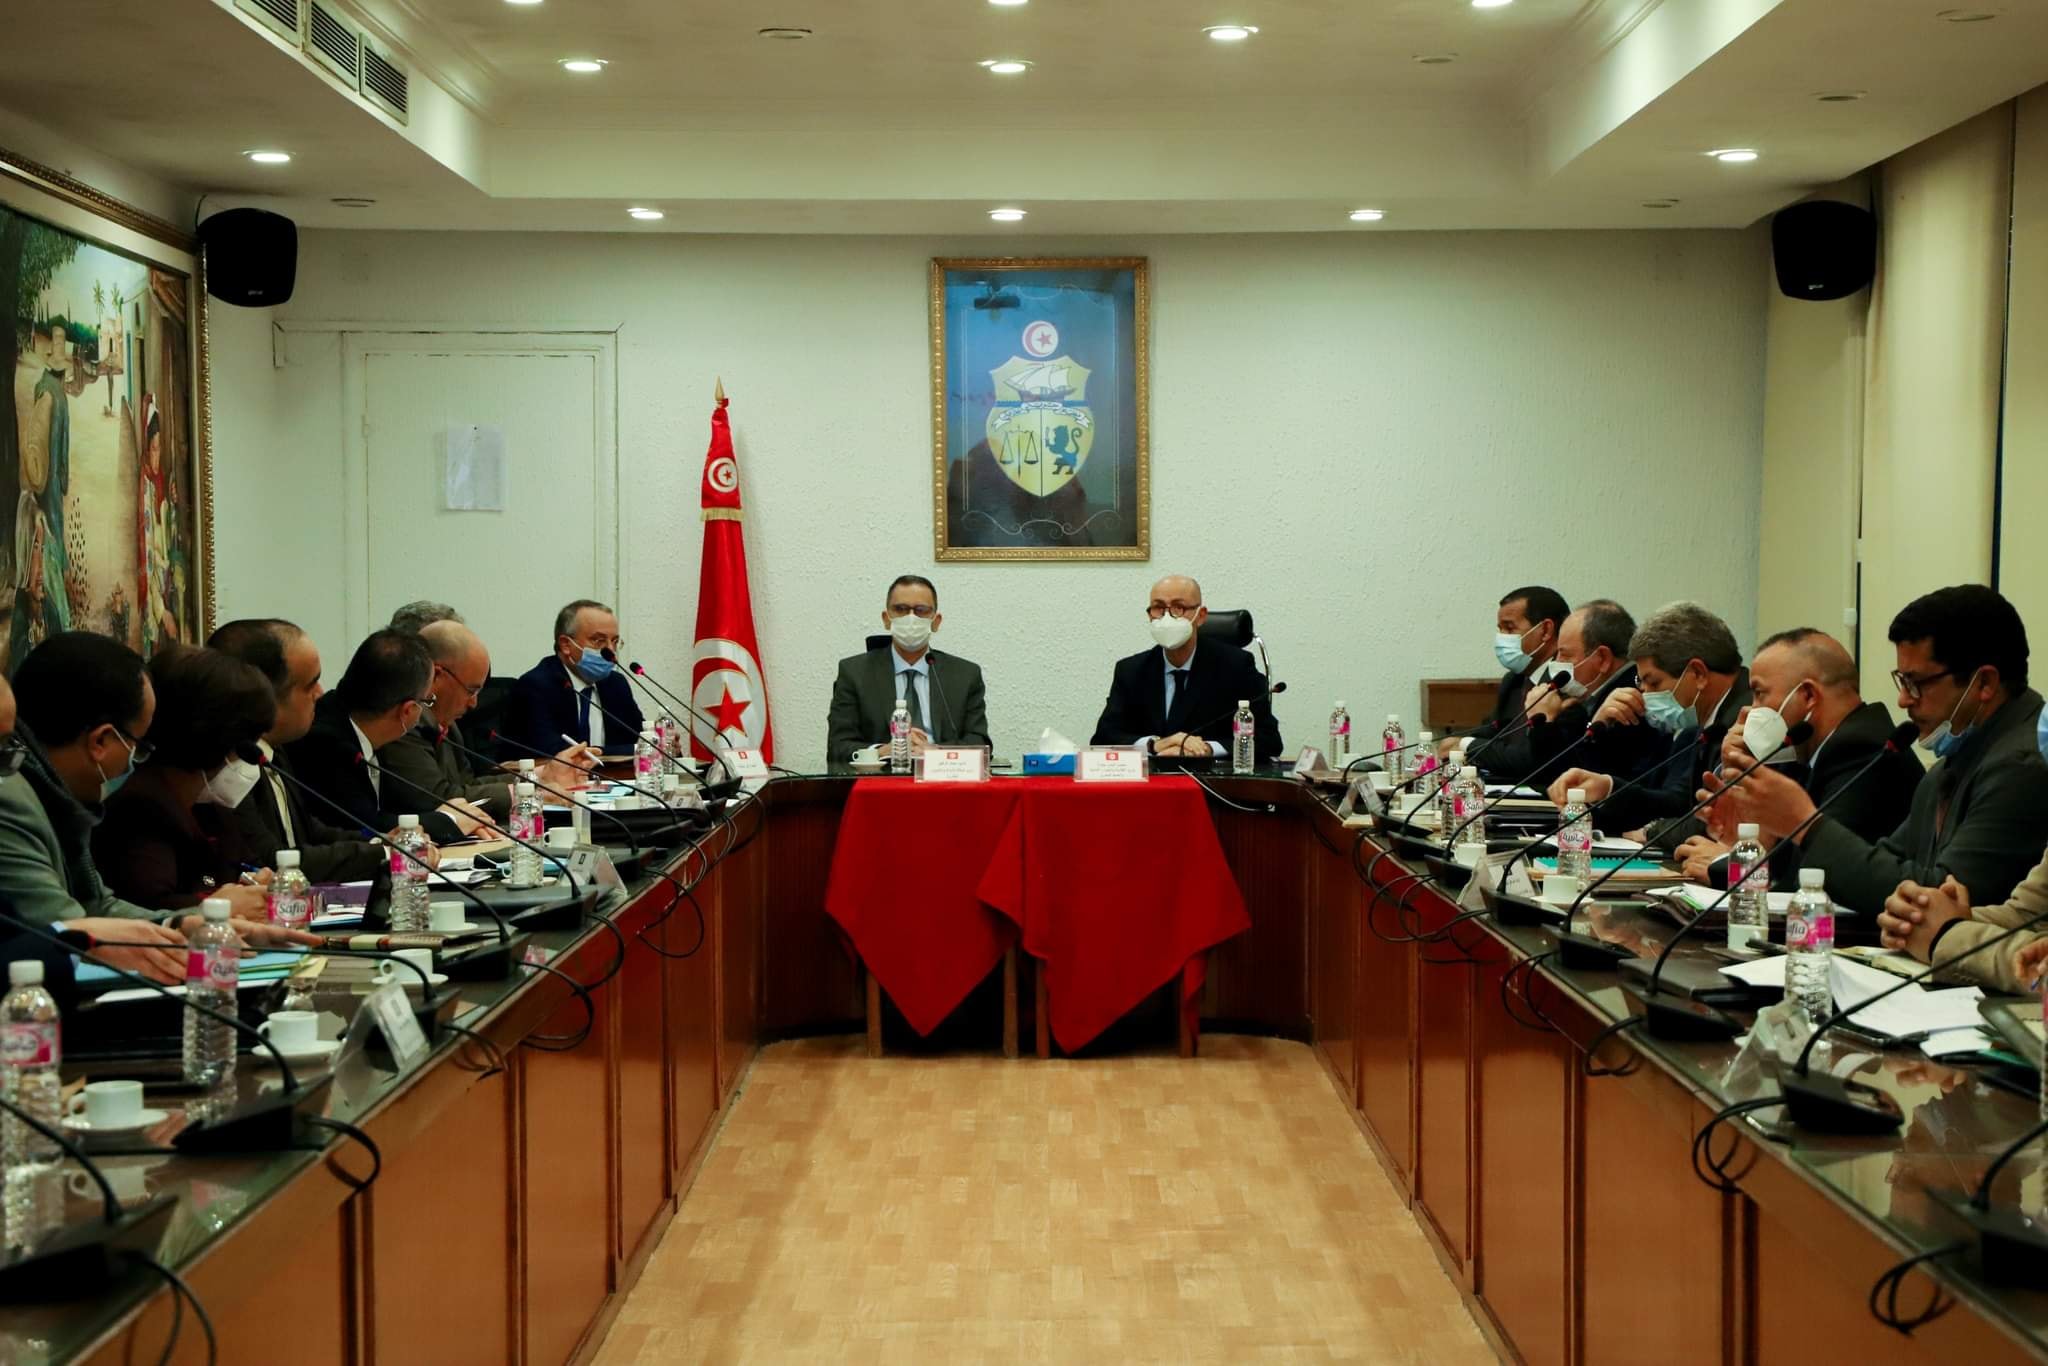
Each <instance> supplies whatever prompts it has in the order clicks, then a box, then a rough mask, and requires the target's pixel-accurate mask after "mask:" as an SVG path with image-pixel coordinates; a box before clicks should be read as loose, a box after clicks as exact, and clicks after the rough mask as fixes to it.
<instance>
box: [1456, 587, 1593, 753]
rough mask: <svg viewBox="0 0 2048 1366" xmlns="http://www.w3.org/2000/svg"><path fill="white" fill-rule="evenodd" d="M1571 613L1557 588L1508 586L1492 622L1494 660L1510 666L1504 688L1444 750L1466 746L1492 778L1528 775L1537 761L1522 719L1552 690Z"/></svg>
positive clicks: (1505, 666)
mask: <svg viewBox="0 0 2048 1366" xmlns="http://www.w3.org/2000/svg"><path fill="white" fill-rule="evenodd" d="M1570 615H1571V609H1570V608H1568V607H1567V606H1565V601H1564V595H1563V594H1561V593H1559V592H1558V591H1557V590H1556V589H1555V588H1543V587H1539V586H1535V585H1531V586H1530V587H1528V588H1515V589H1511V590H1509V592H1508V595H1507V596H1506V597H1504V598H1502V599H1501V600H1500V603H1499V604H1498V606H1497V607H1496V609H1495V617H1494V623H1493V630H1494V636H1493V657H1494V661H1495V662H1496V663H1498V664H1499V665H1500V666H1501V668H1502V669H1504V670H1506V672H1505V673H1503V674H1502V675H1501V680H1500V690H1499V691H1498V692H1496V693H1495V694H1494V698H1493V710H1492V711H1490V712H1488V713H1487V715H1486V720H1484V721H1483V722H1481V723H1480V724H1479V727H1478V728H1477V729H1476V730H1473V731H1471V732H1470V733H1468V734H1466V735H1464V736H1462V737H1460V738H1458V739H1456V740H1446V741H1445V742H1444V743H1443V744H1442V745H1441V746H1439V748H1440V749H1441V750H1449V749H1452V748H1454V747H1456V746H1457V745H1459V744H1462V745H1463V746H1464V747H1465V752H1466V753H1467V754H1470V755H1472V756H1474V757H1475V758H1476V759H1477V760H1478V763H1479V766H1480V768H1482V769H1484V770H1485V771H1486V774H1487V776H1488V777H1490V778H1495V779H1498V780H1499V781H1501V782H1520V781H1521V780H1522V779H1524V778H1526V777H1528V776H1529V774H1530V772H1531V771H1532V770H1534V769H1535V767H1536V764H1537V759H1536V755H1535V751H1534V750H1533V749H1532V748H1531V745H1530V738H1529V729H1530V728H1529V727H1528V726H1523V725H1521V724H1519V723H1520V722H1521V719H1522V716H1523V714H1524V713H1526V712H1527V711H1528V710H1529V705H1530V702H1531V701H1532V700H1533V699H1534V698H1537V697H1541V696H1547V695H1548V694H1549V693H1550V692H1551V691H1552V690H1551V689H1550V688H1548V687H1546V686H1544V684H1545V680H1548V679H1549V677H1550V675H1551V673H1552V672H1553V671H1552V669H1551V668H1550V661H1551V660H1552V659H1554V658H1556V656H1557V646H1558V641H1559V639H1560V638H1561V637H1562V636H1563V634H1564V623H1565V618H1566V617H1568V616H1570ZM1538 689H1541V691H1540V692H1539V691H1538Z"/></svg>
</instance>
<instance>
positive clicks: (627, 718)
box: [498, 655, 646, 759]
mask: <svg viewBox="0 0 2048 1366" xmlns="http://www.w3.org/2000/svg"><path fill="white" fill-rule="evenodd" d="M576 696H577V688H576V685H575V684H573V683H571V682H570V681H569V671H568V670H567V669H564V668H563V667H562V661H561V660H559V659H557V658H556V657H555V656H553V655H549V656H548V657H547V658H546V659H543V660H542V661H541V662H540V663H538V664H536V665H534V666H533V667H532V668H531V669H528V670H527V671H526V672H525V673H523V674H521V675H519V681H518V682H516V683H514V684H513V685H512V692H511V694H510V695H509V696H508V697H506V699H505V717H504V720H503V721H502V722H500V723H499V726H498V729H499V730H500V731H501V732H502V733H503V734H504V735H505V736H506V737H508V738H509V739H511V740H514V741H516V742H517V744H519V745H525V746H526V749H525V750H521V749H519V748H517V746H516V745H501V746H499V756H498V757H499V758H502V759H531V758H534V757H535V756H534V755H533V754H532V753H531V751H533V750H539V751H540V752H541V753H542V754H559V753H561V752H562V749H563V745H562V737H563V736H564V735H567V736H570V737H571V738H573V739H576V740H579V741H587V740H589V739H590V729H589V727H587V726H586V725H584V724H583V714H582V712H583V709H582V707H581V706H580V705H579V704H578V703H577V700H576ZM591 705H593V706H595V707H601V708H603V709H604V712H605V716H604V747H605V750H606V752H608V753H611V754H631V753H632V752H633V742H634V741H636V740H638V739H639V738H640V731H641V729H642V728H643V727H644V726H645V724H646V723H645V722H644V721H643V720H642V719H641V716H640V704H639V702H637V701H635V700H634V697H633V685H632V684H631V683H629V682H627V681H626V676H625V673H624V671H623V670H620V671H617V672H614V673H613V674H612V675H611V676H610V677H608V678H606V679H605V680H604V682H602V683H599V684H598V685H597V700H596V701H595V702H594V703H592V704H591ZM622 730H623V731H624V734H621V733H620V732H621V731H622Z"/></svg>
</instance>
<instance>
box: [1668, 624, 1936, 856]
mask: <svg viewBox="0 0 2048 1366" xmlns="http://www.w3.org/2000/svg"><path fill="white" fill-rule="evenodd" d="M1749 683H1750V688H1751V691H1752V693H1753V695H1754V699H1755V700H1754V701H1753V703H1752V704H1751V706H1749V707H1745V708H1744V709H1743V711H1742V714H1741V715H1740V716H1739V717H1738V718H1737V721H1736V724H1735V725H1734V726H1733V727H1732V728H1730V730H1729V732H1728V738H1727V739H1726V740H1725V741H1723V742H1722V745H1721V766H1722V768H1723V770H1724V771H1728V772H1740V771H1741V770H1743V769H1745V768H1748V767H1749V766H1750V764H1752V763H1753V762H1755V759H1756V757H1760V756H1752V755H1751V753H1750V751H1749V748H1748V747H1747V746H1746V745H1745V744H1744V742H1743V733H1744V727H1745V725H1746V724H1747V722H1748V719H1749V713H1750V712H1751V711H1753V710H1755V709H1756V708H1759V707H1769V708H1772V709H1774V710H1775V711H1776V712H1777V713H1778V715H1779V716H1780V717H1782V718H1783V719H1784V721H1785V724H1786V726H1787V727H1788V728H1789V727H1792V726H1796V725H1798V724H1799V723H1800V722H1802V721H1803V722H1806V723H1808V724H1810V725H1811V726H1812V727H1813V733H1812V734H1811V735H1809V736H1808V737H1807V738H1806V739H1804V740H1801V741H1799V742H1798V743H1797V744H1794V745H1788V746H1786V747H1785V748H1784V749H1782V750H1780V751H1779V753H1778V755H1777V757H1776V758H1775V759H1773V760H1772V761H1771V762H1772V764H1773V766H1774V767H1777V768H1779V770H1780V771H1781V772H1783V773H1784V775H1785V776H1786V777H1788V778H1790V779H1792V780H1794V781H1795V782H1797V783H1798V784H1799V785H1800V786H1801V787H1803V788H1804V789H1805V790H1806V793H1807V796H1809V797H1810V798H1812V800H1813V801H1814V803H1815V804H1819V803H1821V802H1824V801H1827V800H1828V799H1829V798H1830V797H1833V796H1835V794H1837V793H1840V794H1841V796H1840V799H1839V800H1837V801H1836V802H1835V804H1834V805H1832V806H1830V807H1829V808H1828V818H1829V819H1830V820H1835V821H1839V822H1841V823H1842V825H1843V826H1845V827H1846V828H1848V829H1849V830H1852V831H1854V832H1855V833H1856V834H1858V835H1860V836H1862V837H1863V838H1864V839H1866V840H1871V841H1876V840H1880V839H1883V838H1884V837H1885V836H1886V835H1888V834H1890V833H1891V832H1892V831H1894V830H1896V829H1897V828H1898V827H1899V825H1900V824H1901V823H1902V822H1903V821H1904V820H1905V819H1906V815H1907V813H1908V812H1909V811H1910V810H1911V808H1912V805H1913V789H1914V788H1915V787H1917V786H1918V785H1919V783H1920V779H1921V776H1922V774H1923V773H1924V772H1925V770H1923V769H1922V768H1921V767H1920V762H1919V760H1917V759H1915V758H1914V757H1913V756H1912V754H1911V753H1910V752H1905V751H1900V752H1896V753H1891V754H1886V755H1885V756H1884V757H1883V758H1881V759H1878V761H1877V767H1876V768H1874V769H1872V770H1871V772H1870V773H1869V775H1868V776H1866V777H1863V778H1861V779H1857V780H1856V782H1855V786H1854V787H1853V788H1852V787H1849V786H1848V785H1849V783H1850V781H1851V780H1852V779H1855V777H1856V774H1857V773H1858V772H1860V771H1861V770H1862V768H1863V766H1864V765H1865V764H1866V763H1868V762H1870V760H1872V759H1873V758H1877V755H1878V754H1879V752H1880V751H1881V750H1883V748H1884V744H1885V741H1887V740H1888V739H1890V738H1891V733H1892V728H1893V723H1892V714H1891V712H1889V711H1888V710H1886V709H1885V706H1884V704H1883V703H1881V702H1865V701H1864V700H1863V697H1862V694H1861V693H1860V692H1859V691H1858V689H1857V684H1856V661H1855V659H1854V658H1853V657H1852V656H1851V655H1850V654H1849V652H1848V650H1846V649H1844V648H1843V646H1842V643H1841V642H1840V641H1838V640H1836V639H1835V638H1834V637H1833V636H1831V635H1828V634H1827V633H1826V632H1824V631H1816V630H1814V629H1812V628H1811V627H1800V628H1798V629H1797V630H1791V631H1780V632H1779V633H1778V634H1777V635H1774V636H1772V637H1771V638H1770V639H1769V640H1766V641H1765V642H1764V643H1763V645H1762V646H1761V647H1760V648H1759V649H1758V650H1757V652H1756V658H1754V659H1752V660H1751V661H1750V664H1749ZM1759 743H1761V741H1760V742H1759ZM1764 777H1765V775H1763V774H1758V775H1757V777H1756V779H1753V780H1752V781H1760V780H1762V779H1763V778H1764ZM1734 834H1735V832H1734V831H1733V830H1716V831H1715V832H1714V833H1713V834H1711V835H1703V836H1695V837H1693V838H1691V839H1688V840H1686V841H1685V842H1684V843H1683V844H1681V845H1679V846H1678V851H1677V858H1678V861H1679V862H1680V863H1681V864H1682V865H1684V867H1685V871H1686V874H1687V876H1689V877H1692V878H1697V879H1702V880H1709V881H1711V882H1712V883H1713V885H1714V886H1716V887H1725V886H1726V885H1727V881H1726V865H1725V864H1724V863H1723V862H1722V860H1723V859H1725V858H1726V857H1727V854H1728V844H1727V843H1724V842H1723V841H1724V840H1727V841H1732V839H1733V836H1734ZM1798 852H1799V851H1798V849H1797V848H1796V847H1793V846H1787V847H1785V848H1783V849H1781V850H1773V851H1772V855H1771V885H1772V886H1773V887H1776V888H1778V889H1779V890H1781V891H1782V890H1787V889H1790V888H1793V887H1797V886H1798V885H1799V859H1798Z"/></svg>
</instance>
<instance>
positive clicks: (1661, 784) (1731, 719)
mask: <svg viewBox="0 0 2048 1366" xmlns="http://www.w3.org/2000/svg"><path fill="white" fill-rule="evenodd" d="M1751 697H1752V694H1751V693H1750V691H1749V670H1748V669H1737V670H1736V671H1735V681H1734V682H1733V683H1731V684H1729V685H1728V693H1727V695H1726V696H1725V697H1723V698H1722V699H1721V705H1720V706H1718V707H1716V708H1714V714H1713V715H1712V716H1710V717H1708V718H1707V719H1706V722H1705V724H1703V725H1701V726H1700V728H1699V729H1698V730H1696V731H1694V732H1693V733H1692V734H1690V735H1679V736H1674V737H1672V738H1671V739H1669V740H1666V741H1665V742H1664V743H1663V745H1662V746H1660V747H1659V748H1658V750H1657V753H1656V757H1655V758H1654V759H1652V760H1651V761H1650V762H1651V763H1653V764H1654V763H1658V762H1661V761H1664V760H1667V759H1668V760H1670V762H1668V763H1665V764H1664V767H1662V768H1660V769H1658V770H1657V772H1656V775H1655V776H1654V777H1652V778H1651V779H1650V780H1649V781H1648V782H1646V783H1644V784H1643V785H1642V786H1641V787H1639V788H1637V789H1636V790H1635V791H1634V792H1631V793H1628V794H1627V795H1626V796H1624V797H1623V798H1622V799H1621V800H1620V801H1619V802H1616V803H1614V806H1613V807H1608V808H1606V809H1605V810H1604V811H1603V813H1602V816H1601V820H1600V828H1601V829H1602V830H1610V831H1617V832H1619V831H1623V830H1634V829H1636V828H1637V827H1638V826H1641V827H1643V828H1645V829H1647V830H1648V831H1649V835H1650V843H1652V844H1654V845H1656V846H1657V847H1658V848H1660V849H1662V850H1664V851H1665V852H1666V853H1669V852H1670V851H1671V850H1673V849H1676V848H1677V847H1678V846H1679V845H1681V844H1683V843H1685V842H1686V841H1687V840H1689V839H1691V838H1692V837H1693V836H1694V835H1704V834H1705V833H1706V832H1707V826H1706V822H1705V821H1702V820H1701V819H1700V818H1699V817H1698V816H1686V817H1685V818H1684V819H1683V820H1680V819H1678V816H1679V814H1680V813H1681V812H1683V811H1685V810H1687V809H1688V808H1689V807H1691V806H1692V804H1693V803H1694V802H1695V801H1697V800H1698V798H1697V797H1696V796H1695V795H1694V794H1696V793H1697V792H1698V791H1699V790H1700V781H1701V775H1703V774H1704V773H1705V772H1706V771H1707V770H1708V769H1710V768H1718V767H1720V764H1721V742H1722V741H1723V740H1725V739H1727V738H1728V728H1729V727H1730V726H1733V725H1734V724H1735V718H1736V717H1738V716H1740V715H1741V714H1742V709H1743V708H1744V707H1746V706H1748V705H1749V704H1750V700H1751ZM1643 725H1644V727H1645V728H1646V729H1648V728H1649V722H1647V721H1645V722H1643ZM1681 749H1683V750H1687V751H1689V754H1688V756H1687V757H1685V758H1677V757H1674V756H1675V755H1676V753H1677V751H1678V750H1681ZM1639 771H1640V770H1639ZM1614 807H1620V808H1622V810H1620V811H1618V812H1617V811H1616V810H1615V809H1614Z"/></svg>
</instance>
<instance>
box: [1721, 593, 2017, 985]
mask: <svg viewBox="0 0 2048 1366" xmlns="http://www.w3.org/2000/svg"><path fill="white" fill-rule="evenodd" d="M1888 634H1889V635H1890V637H1891V641H1892V648H1893V651H1894V653H1895V654H1896V655H1897V664H1898V667H1897V668H1896V669H1895V670H1894V671H1893V672H1892V682H1894V683H1895V684H1897V685H1898V689H1899V707H1900V709H1901V710H1903V711H1904V712H1905V713H1906V716H1907V718H1908V719H1909V720H1911V721H1912V722H1913V724H1914V726H1915V727H1917V728H1918V729H1919V731H1920V740H1919V744H1920V747H1921V748H1922V749H1925V750H1929V751H1931V752H1932V753H1933V754H1934V755H1935V756H1936V757H1937V759H1938V760H1939V762H1937V763H1936V764H1935V765H1934V767H1932V768H1930V769H1929V770H1927V774H1926V776H1925V777H1923V778H1921V779H1920V783H1919V785H1918V786H1917V787H1916V788H1914V790H1913V805H1912V808H1911V810H1910V812H1909V814H1908V815H1907V816H1906V819H1905V821H1904V823H1903V824H1901V825H1900V826H1899V827H1898V828H1897V829H1896V830H1894V831H1892V832H1891V833H1890V834H1889V835H1886V836H1884V837H1883V838H1882V839H1875V840H1873V839H1870V838H1868V837H1867V836H1863V835H1859V834H1857V833H1856V832H1855V831H1854V830H1851V829H1850V828H1849V827H1848V826H1846V825H1845V824H1843V823H1842V822H1841V821H1840V820H1839V819H1837V817H1836V816H1835V812H1834V808H1832V807H1830V808H1829V809H1828V811H1827V812H1826V814H1824V815H1822V816H1821V818H1820V819H1819V820H1817V821H1815V822H1814V823H1813V824H1812V825H1811V826H1808V827H1807V828H1806V829H1805V830H1804V831H1802V832H1801V833H1800V834H1799V835H1798V836H1797V837H1796V838H1797V839H1798V842H1799V847H1800V848H1799V858H1800V864H1801V866H1802V867H1806V868H1821V869H1825V870H1826V872H1827V884H1828V895H1829V896H1831V897H1833V898H1834V899H1835V900H1836V901H1837V902H1839V903H1840V904H1842V905H1844V906H1847V907H1849V908H1850V909H1852V910H1856V911H1861V912H1863V913H1865V914H1874V913H1876V912H1877V911H1879V910H1885V909H1886V898H1887V897H1892V896H1893V894H1894V893H1897V894H1898V899H1899V901H1900V903H1901V904H1900V905H1899V906H1898V908H1897V910H1896V912H1894V911H1891V910H1887V915H1888V917H1889V918H1891V919H1892V920H1893V921H1894V922H1896V923H1893V924H1887V923H1885V922H1884V921H1880V922H1879V929H1880V931H1881V932H1882V933H1883V935H1884V938H1885V941H1886V943H1888V944H1890V945H1891V946H1892V947H1894V948H1903V949H1906V950H1908V951H1909V952H1911V953H1912V954H1913V955H1914V956H1915V957H1917V958H1921V959H1923V960H1924V959H1925V958H1926V957H1927V954H1928V951H1929V949H1930V948H1931V947H1932V945H1933V943H1934V942H1935V940H1936V939H1938V938H1940V937H1941V932H1942V930H1943V929H1944V928H1945V927H1946V926H1947V925H1948V924H1949V923H1950V922H1951V921H1958V920H1966V919H1968V918H1969V917H1970V907H1971V906H1972V905H1973V904H1974V905H1978V906H1989V905H1992V904H1994V903H2001V902H2003V901H2004V900H2005V899H2006V898H2007V897H2009V896H2011V895H2012V893H2013V889H2014V888H2015V887H2017V886H2018V885H2019V883H2020V881H2021V879H2023V878H2024V877H2026V875H2027V873H2028V871H2029V870H2031V869H2032V868H2033V866H2034V863H2035V861H2036V860H2037V859H2039V858H2040V856H2041V846H2042V845H2043V844H2044V843H2048V763H2044V762H2043V760H2042V758H2041V754H2040V751H2039V749H2038V748H2037V747H2036V736H2035V726H2036V723H2037V722H2038V721H2039V719H2040V715H2041V695H2040V694H2039V693H2037V692H2035V691H2034V690H2033V689H2032V688H2029V687H2028V686H2027V629H2026V627H2025V626H2024V625H2022V624H2021V622H2020V616H2019V613H2018V612H2016V611H2014V610H2013V607H2012V604H2011V603H2009V602H2007V601H2006V600H2005V599H2004V598H2002V597H2000V596H1999V595H1998V593H1997V592H1995V591H1994V590H1992V589H1990V588H1986V587H1984V586H1983V585H1981V584H1962V585H1959V586H1957V587H1954V588H1943V589H1939V590H1937V591H1935V592H1932V593H1929V594H1927V595H1926V596H1925V597H1922V598H1917V599H1915V600H1914V601H1912V602H1909V603H1907V604H1906V605H1905V606H1904V607H1903V608H1901V609H1900V611H1899V614H1898V615H1897V616H1896V617H1894V618H1892V624H1891V629H1890V631H1889V632H1888ZM1723 787H1724V783H1723V781H1722V780H1721V779H1720V778H1718V777H1712V776H1710V777H1709V778H1708V779H1707V783H1706V790H1707V791H1710V792H1720V791H1722V790H1723ZM1724 803H1725V804H1727V805H1729V806H1731V807H1732V808H1733V809H1732V810H1731V811H1727V812H1722V813H1720V814H1719V815H1718V816H1717V822H1716V823H1717V824H1720V825H1730V824H1732V823H1733V822H1735V821H1754V822H1756V823H1757V824H1758V825H1760V826H1762V827H1763V832H1764V834H1766V835H1769V836H1772V837H1774V838H1776V839H1784V838H1786V837H1787V836H1789V835H1791V832H1792V831H1793V830H1794V829H1795V828H1797V827H1798V826H1799V825H1800V823H1801V822H1802V821H1804V820H1806V818H1807V817H1809V816H1811V815H1812V814H1813V812H1814V801H1813V798H1812V797H1811V796H1809V795H1808V794H1807V792H1806V791H1805V790H1804V789H1803V788H1801V787H1800V786H1799V784H1797V783H1795V782H1793V781H1792V780H1791V779H1790V778H1786V777H1782V776H1780V775H1779V774H1777V773H1772V772H1759V773H1755V774H1752V775H1751V776H1750V777H1749V778H1747V779H1745V780H1744V781H1743V783H1742V785H1741V786H1740V787H1735V788H1731V789H1728V790H1727V795H1726V796H1725V797H1723V798H1721V800H1720V801H1719V802H1716V803H1715V805H1716V806H1717V807H1719V806H1721V805H1723V804H1724Z"/></svg>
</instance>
